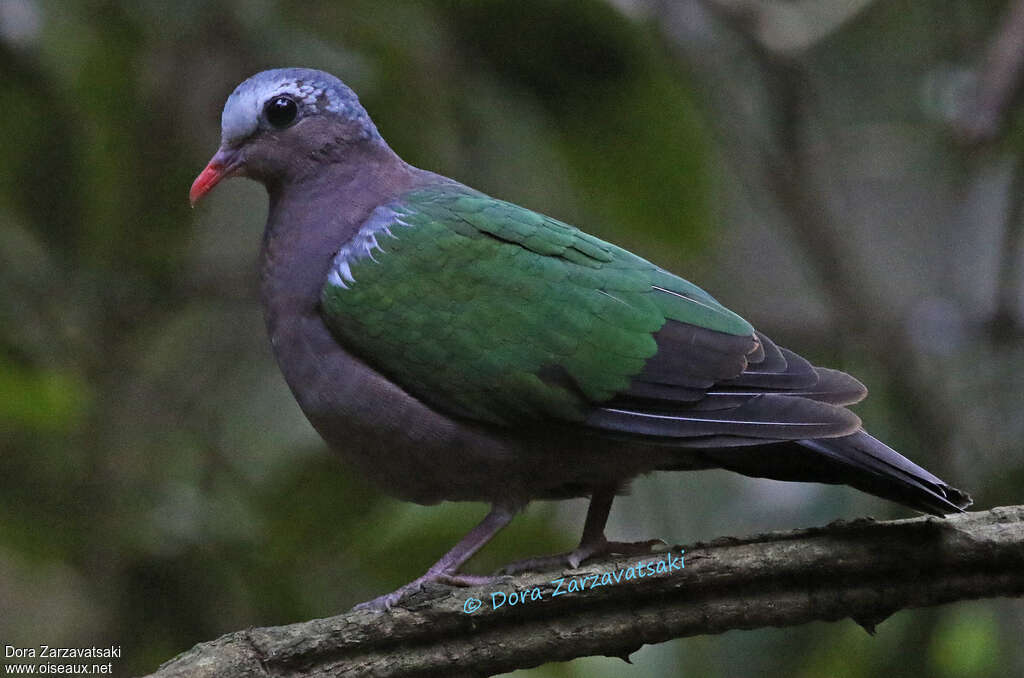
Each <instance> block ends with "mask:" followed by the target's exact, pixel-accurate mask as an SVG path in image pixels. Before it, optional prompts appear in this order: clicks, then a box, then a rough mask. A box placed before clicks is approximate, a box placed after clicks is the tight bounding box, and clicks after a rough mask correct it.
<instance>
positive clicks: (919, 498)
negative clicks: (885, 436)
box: [705, 430, 971, 516]
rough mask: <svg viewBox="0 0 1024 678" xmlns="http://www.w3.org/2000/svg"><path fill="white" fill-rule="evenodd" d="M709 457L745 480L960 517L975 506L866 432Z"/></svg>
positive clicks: (715, 452)
mask: <svg viewBox="0 0 1024 678" xmlns="http://www.w3.org/2000/svg"><path fill="white" fill-rule="evenodd" d="M705 454H708V455H709V456H710V457H711V458H712V459H714V460H715V461H716V462H717V463H718V464H720V465H721V466H723V467H724V468H727V469H729V470H731V471H736V472H738V473H742V474H744V475H749V476H754V477H758V478H774V479H776V480H798V481H803V482H819V483H830V484H844V485H849V486H851V487H855V488H857V489H858V490H862V491H864V492H867V493H869V494H873V495H875V496H876V497H882V498H883V499H888V500H890V501H895V502H897V503H900V504H903V505H904V506H909V507H910V508H913V509H916V510H918V511H923V512H925V513H931V514H933V515H938V516H942V515H946V514H947V513H960V512H962V511H963V509H965V508H967V507H968V506H970V505H971V497H970V495H968V494H967V493H966V492H963V491H961V490H958V489H956V488H954V487H950V486H949V485H947V484H946V483H944V482H943V481H942V480H940V479H939V478H937V477H935V476H934V475H932V474H931V473H929V472H928V471H926V470H924V469H923V468H921V467H920V466H918V465H917V464H915V463H914V462H912V461H910V460H909V459H907V458H906V457H904V456H903V455H901V454H900V453H899V452H897V451H896V450H893V449H892V448H891V447H889V446H888V445H886V444H885V443H883V442H881V441H879V440H877V439H875V438H874V437H872V436H870V435H869V434H868V433H866V432H865V431H863V430H861V431H857V432H856V433H853V434H851V435H848V436H842V437H839V438H818V439H815V440H796V441H793V442H789V443H777V444H774V445H767V446H763V447H757V448H732V449H728V448H726V449H716V450H706V451H705Z"/></svg>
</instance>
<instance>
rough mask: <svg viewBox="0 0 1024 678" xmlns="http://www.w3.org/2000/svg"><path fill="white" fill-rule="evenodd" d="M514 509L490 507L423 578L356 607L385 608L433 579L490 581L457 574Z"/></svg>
mask: <svg viewBox="0 0 1024 678" xmlns="http://www.w3.org/2000/svg"><path fill="white" fill-rule="evenodd" d="M516 510H517V509H513V508H509V507H506V506H497V505H495V506H492V507H491V512H490V513H488V514H487V516H486V517H485V518H484V519H483V520H482V521H480V524H479V525H477V526H476V527H474V528H473V529H472V530H470V531H469V534H467V535H466V536H465V537H463V538H462V540H461V541H459V543H458V544H456V545H455V546H454V547H453V548H452V550H451V551H449V552H448V553H446V554H444V555H443V556H441V559H440V560H438V561H437V562H436V563H434V564H433V565H432V566H431V568H430V569H429V570H427V571H426V572H425V573H424V574H423V576H422V577H419V578H417V579H414V580H412V581H411V582H409V583H408V584H406V585H405V586H403V587H401V588H399V589H396V590H395V591H392V592H391V593H388V594H387V595H383V596H380V597H379V598H374V599H373V600H368V601H366V602H365V603H360V604H358V605H356V607H355V609H357V610H375V611H383V610H388V609H390V608H391V607H392V606H393V605H394V604H395V603H397V602H398V601H399V600H401V599H402V598H403V597H404V596H406V595H408V594H410V593H415V592H416V591H419V590H420V589H422V588H423V585H424V584H426V583H428V582H432V581H441V582H445V583H447V584H454V585H456V586H478V585H481V584H485V583H487V582H489V581H492V580H493V577H480V576H476V575H465V574H458V570H459V568H460V567H462V565H463V564H464V563H465V562H466V561H467V560H469V559H470V558H472V557H473V554H474V553H476V552H477V551H479V550H480V549H481V548H482V547H483V546H484V544H486V543H487V542H489V541H490V540H491V538H492V537H493V536H494V535H496V534H497V533H498V532H499V531H500V530H501V528H503V527H505V526H506V525H508V524H509V523H510V522H511V521H512V518H513V516H515V514H516Z"/></svg>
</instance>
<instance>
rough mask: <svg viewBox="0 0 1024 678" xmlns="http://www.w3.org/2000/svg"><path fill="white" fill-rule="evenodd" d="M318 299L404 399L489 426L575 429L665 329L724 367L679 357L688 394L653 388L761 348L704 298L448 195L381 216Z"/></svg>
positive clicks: (669, 279) (349, 248)
mask: <svg viewBox="0 0 1024 678" xmlns="http://www.w3.org/2000/svg"><path fill="white" fill-rule="evenodd" d="M322 302H323V303H322V306H323V310H324V316H325V319H326V321H327V323H328V325H329V326H330V328H331V329H332V331H334V332H335V334H336V335H337V336H338V337H339V339H340V340H341V341H342V343H343V344H344V345H345V346H346V347H347V348H349V349H350V350H352V351H353V352H355V353H357V354H358V355H360V356H361V357H362V358H363V359H364V360H366V361H367V362H369V363H370V364H372V365H374V367H375V368H376V369H378V370H379V371H381V372H382V373H384V374H385V375H387V376H388V377H389V378H390V379H391V380H393V381H394V382H395V383H397V384H399V385H401V386H402V387H403V388H404V389H405V390H406V391H408V392H409V393H411V394H413V395H415V396H416V397H418V398H420V399H421V400H423V401H424V402H426V403H428V404H429V405H431V406H433V407H434V408H436V409H438V410H440V411H442V412H445V413H448V414H453V415H457V416H464V417H470V418H473V419H476V420H480V421H486V422H491V423H496V424H512V423H515V422H521V421H522V420H524V419H528V420H536V419H557V420H566V421H575V422H582V421H584V420H585V419H586V418H587V416H588V414H589V413H590V412H591V411H592V409H593V407H594V405H595V404H598V403H605V402H608V401H611V400H612V399H614V398H616V397H617V396H619V395H621V394H625V393H628V392H629V391H630V389H631V388H633V387H634V386H635V385H637V384H638V383H639V382H641V381H642V380H643V375H644V373H645V370H648V371H649V364H655V363H656V362H657V361H652V360H651V359H652V358H654V357H655V355H656V354H658V353H659V350H660V349H659V344H661V343H665V341H669V340H671V339H672V337H666V338H664V339H663V340H659V338H658V333H659V331H661V330H662V329H663V328H664V327H665V326H666V323H667V322H668V321H675V323H674V324H675V325H677V326H678V327H686V328H699V329H703V330H708V331H710V332H708V333H703V334H701V335H700V336H698V337H697V339H698V341H695V340H694V338H693V337H690V338H689V339H686V338H683V341H689V343H690V344H691V349H692V351H691V352H690V353H691V354H693V355H695V356H697V357H699V353H700V350H701V348H700V344H701V341H703V344H709V343H710V344H716V345H715V346H714V347H713V348H714V349H716V350H714V351H713V353H714V356H715V357H718V358H721V360H720V361H719V362H722V361H724V362H727V363H728V365H724V366H718V369H717V371H715V370H712V371H713V372H715V373H714V374H707V375H702V374H700V372H701V368H702V365H697V366H696V372H694V369H693V368H692V367H691V369H687V367H686V364H685V363H686V362H687V361H686V360H685V358H686V356H687V355H688V354H687V352H686V347H685V346H684V347H682V350H679V347H678V346H675V347H674V348H675V350H673V351H672V353H673V354H680V356H681V357H682V358H683V360H682V364H681V366H680V360H678V359H673V360H672V361H671V362H672V363H673V365H670V366H667V367H666V366H664V365H662V366H661V368H660V369H661V370H664V369H675V370H676V371H677V372H679V375H680V376H681V377H682V378H681V379H675V381H680V382H683V383H679V384H672V383H671V381H672V380H665V379H660V378H659V379H658V380H656V381H657V382H658V383H659V384H660V385H661V386H664V387H666V388H670V389H673V388H674V389H675V390H676V391H677V392H684V393H686V392H689V390H692V389H693V388H697V389H706V388H707V386H710V385H711V384H712V383H715V382H716V381H719V380H721V379H723V378H729V377H735V376H736V375H738V374H739V373H740V372H742V370H743V369H744V367H745V366H746V360H745V354H747V353H749V352H750V351H752V350H754V349H755V348H756V347H757V346H758V345H757V341H756V340H755V339H754V332H753V328H752V327H751V326H750V324H749V323H747V322H746V321H745V320H743V319H742V318H741V317H739V316H738V315H736V314H735V313H733V312H731V311H729V310H728V309H726V308H725V307H723V306H722V305H721V304H719V303H718V302H717V301H715V299H714V298H712V297H711V296H710V295H709V294H707V293H706V292H704V291H703V290H701V289H700V288H699V287H697V286H695V285H693V284H691V283H689V282H687V281H685V280H683V279H681V278H679V277H677V276H674V275H672V274H670V273H668V272H666V271H664V270H662V269H660V268H658V267H657V266H655V265H653V264H651V263H650V262H648V261H645V260H644V259H641V258H640V257H637V256H635V255H633V254H631V253H629V252H627V251H626V250H623V249H621V248H618V247H615V246H613V245H610V244H608V243H606V242H603V241H601V240H599V239H597V238H594V237H592V236H589V235H587V234H586V233H583V232H581V231H579V230H578V229H576V228H573V227H572V226H569V225H567V224H564V223H562V222H560V221H557V220H555V219H552V218H550V217H546V216H543V215H541V214H538V213H536V212H532V211H530V210H527V209H525V208H522V207H519V206H516V205H513V204H511V203H508V202H504V201H501V200H495V199H493V198H490V197H488V196H486V195H483V194H481V193H477V192H474V191H472V190H470V189H467V188H465V187H462V186H459V185H445V186H440V187H433V188H429V189H420V190H416V191H413V192H410V193H408V194H405V195H403V196H402V197H401V198H400V199H398V200H396V201H394V202H392V203H389V204H387V205H384V206H382V207H380V208H378V209H377V210H376V211H375V212H374V213H373V214H372V215H371V217H370V218H369V219H368V220H367V222H366V223H365V224H364V225H363V227H362V228H361V229H360V231H359V232H358V234H357V235H356V236H355V237H354V238H353V239H352V240H351V241H350V242H349V243H347V244H346V245H345V247H343V248H342V250H341V251H340V252H339V253H338V256H337V258H336V259H335V262H334V265H333V266H332V269H331V274H330V276H329V279H328V282H327V284H326V285H325V286H324V288H323V295H322ZM675 334H678V332H676V333H675ZM708 337H711V339H710V340H709V339H708ZM730 341H731V343H730ZM718 342H724V344H723V345H724V346H725V347H726V348H722V347H721V346H718V345H717V343H718ZM670 343H671V342H670ZM675 343H676V344H678V343H679V341H676V342H675ZM694 351H696V353H693V352H694ZM676 357H679V356H676ZM691 357H693V356H691ZM662 362H664V361H662ZM690 362H693V361H690ZM698 362H706V361H698ZM705 371H706V370H705ZM718 372H722V373H721V374H719V373H718ZM695 375H696V376H695ZM666 381H668V383H662V382H666ZM699 392H700V394H701V395H703V391H699ZM682 399H683V400H694V399H696V398H694V397H689V398H686V397H684V398H682Z"/></svg>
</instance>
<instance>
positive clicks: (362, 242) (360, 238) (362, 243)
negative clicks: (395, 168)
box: [327, 205, 409, 290]
mask: <svg viewBox="0 0 1024 678" xmlns="http://www.w3.org/2000/svg"><path fill="white" fill-rule="evenodd" d="M401 217H402V214H401V212H398V211H396V210H394V209H393V208H391V207H390V206H388V205H381V206H380V207H378V208H377V209H375V210H373V212H371V213H370V216H369V218H367V220H366V221H365V222H363V225H362V226H360V227H359V230H358V231H356V234H355V235H354V236H352V238H351V239H349V241H348V242H347V243H345V244H344V245H343V246H342V248H341V249H340V250H338V254H336V255H335V257H334V261H333V262H332V263H331V269H330V271H329V272H328V274H327V282H328V284H330V285H334V286H335V287H340V288H342V289H345V290H347V289H348V288H349V285H350V284H351V283H354V282H355V281H356V279H355V277H353V275H352V264H354V263H355V262H357V261H359V260H360V259H371V260H373V261H377V259H376V258H375V257H374V256H373V251H374V250H377V251H379V252H381V253H382V254H383V253H384V249H383V248H382V247H381V246H380V242H379V239H381V238H385V237H390V238H397V237H398V236H396V235H395V234H394V233H393V232H392V230H391V229H392V228H394V227H396V226H403V227H406V228H408V227H409V224H407V223H405V222H404V221H402V219H401Z"/></svg>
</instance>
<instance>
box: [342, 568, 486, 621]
mask: <svg viewBox="0 0 1024 678" xmlns="http://www.w3.org/2000/svg"><path fill="white" fill-rule="evenodd" d="M494 579H495V577H493V576H488V575H476V574H459V573H458V572H437V573H433V572H428V573H427V574H425V575H423V576H422V577H420V578H418V579H414V580H412V581H411V582H409V583H408V584H406V585H405V586H402V587H400V588H397V589H395V590H394V591H392V592H391V593H387V594H385V595H383V596H378V597H377V598H374V599H373V600H368V601H366V602H365V603H359V604H358V605H356V606H355V607H354V608H352V609H354V610H368V611H370V612H386V611H387V610H390V609H391V608H392V607H394V606H395V605H396V604H397V603H398V602H399V601H400V600H402V598H405V597H406V596H410V595H412V594H414V593H416V592H418V591H421V590H423V586H424V584H429V583H430V582H441V583H442V584H448V585H449V586H462V587H466V586H485V585H487V584H490V583H492V582H493V581H494Z"/></svg>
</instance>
